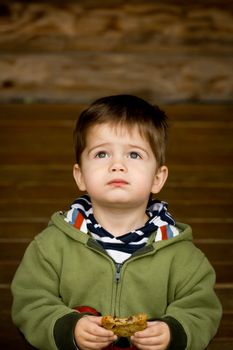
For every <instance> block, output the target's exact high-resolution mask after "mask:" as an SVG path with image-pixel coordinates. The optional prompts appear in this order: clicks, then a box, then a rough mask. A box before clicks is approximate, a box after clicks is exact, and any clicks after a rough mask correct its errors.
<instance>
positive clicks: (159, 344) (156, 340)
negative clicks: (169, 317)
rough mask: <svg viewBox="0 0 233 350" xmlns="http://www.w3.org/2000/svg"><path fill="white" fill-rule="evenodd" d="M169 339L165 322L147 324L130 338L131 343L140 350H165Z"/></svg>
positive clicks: (168, 331) (169, 335)
mask: <svg viewBox="0 0 233 350" xmlns="http://www.w3.org/2000/svg"><path fill="white" fill-rule="evenodd" d="M170 339H171V334H170V330H169V327H168V325H167V324H166V323H165V322H161V321H155V322H148V327H147V328H146V329H144V330H143V331H140V332H136V333H135V334H134V335H133V336H132V337H131V341H132V343H133V344H134V345H135V346H136V347H137V348H138V349H142V350H165V349H167V347H168V345H169V343H170Z"/></svg>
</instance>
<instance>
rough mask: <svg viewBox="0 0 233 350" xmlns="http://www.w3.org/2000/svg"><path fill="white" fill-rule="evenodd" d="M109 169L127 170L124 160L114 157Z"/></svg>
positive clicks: (112, 170) (113, 170)
mask: <svg viewBox="0 0 233 350" xmlns="http://www.w3.org/2000/svg"><path fill="white" fill-rule="evenodd" d="M109 170H110V172H126V166H125V164H124V162H123V161H122V160H119V159H113V161H112V163H111V165H110V167H109Z"/></svg>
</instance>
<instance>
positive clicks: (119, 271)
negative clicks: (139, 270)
mask: <svg viewBox="0 0 233 350" xmlns="http://www.w3.org/2000/svg"><path fill="white" fill-rule="evenodd" d="M115 266H116V273H115V280H116V283H119V282H120V278H121V268H122V264H119V263H117V264H115Z"/></svg>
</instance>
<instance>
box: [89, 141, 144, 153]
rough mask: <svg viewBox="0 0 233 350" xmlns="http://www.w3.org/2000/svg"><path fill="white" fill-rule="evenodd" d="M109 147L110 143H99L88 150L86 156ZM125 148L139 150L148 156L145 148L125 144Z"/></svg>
mask: <svg viewBox="0 0 233 350" xmlns="http://www.w3.org/2000/svg"><path fill="white" fill-rule="evenodd" d="M109 145H111V143H109V142H104V143H100V144H98V145H96V146H94V147H92V148H90V149H89V150H88V154H90V153H91V152H92V151H94V150H95V149H96V148H101V147H107V146H109ZM126 147H129V148H136V149H139V150H141V151H143V152H145V153H146V154H147V155H148V151H147V150H146V149H145V148H143V147H141V146H138V145H134V144H127V145H126Z"/></svg>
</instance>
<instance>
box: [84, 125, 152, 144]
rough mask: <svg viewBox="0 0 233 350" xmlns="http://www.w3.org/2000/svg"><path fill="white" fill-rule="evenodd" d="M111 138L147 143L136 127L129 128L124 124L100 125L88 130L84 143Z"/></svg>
mask: <svg viewBox="0 0 233 350" xmlns="http://www.w3.org/2000/svg"><path fill="white" fill-rule="evenodd" d="M112 137H116V138H125V139H137V140H141V141H142V142H148V140H147V138H146V135H145V133H144V132H143V130H142V128H140V127H139V126H138V125H133V126H129V125H126V124H113V123H101V124H96V125H93V126H91V127H90V128H89V130H88V132H87V136H86V142H88V141H90V140H91V139H92V140H93V138H94V139H97V138H101V139H110V140H111V138H112Z"/></svg>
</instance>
